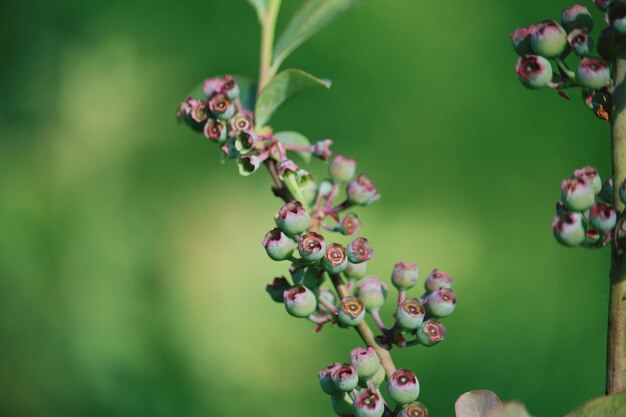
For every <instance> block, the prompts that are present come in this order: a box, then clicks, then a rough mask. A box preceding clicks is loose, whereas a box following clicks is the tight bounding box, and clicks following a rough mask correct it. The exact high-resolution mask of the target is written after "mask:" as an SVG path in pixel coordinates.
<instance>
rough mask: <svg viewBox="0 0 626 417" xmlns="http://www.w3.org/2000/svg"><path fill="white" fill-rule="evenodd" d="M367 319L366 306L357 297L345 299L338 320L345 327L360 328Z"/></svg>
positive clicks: (338, 313)
mask: <svg viewBox="0 0 626 417" xmlns="http://www.w3.org/2000/svg"><path fill="white" fill-rule="evenodd" d="M364 318H365V306H364V305H363V302H362V301H361V300H359V299H358V298H356V297H345V298H344V299H343V300H341V305H340V306H339V309H338V311H337V320H338V321H339V323H341V324H343V325H344V326H358V325H359V324H360V323H361V322H362V321H363V319H364Z"/></svg>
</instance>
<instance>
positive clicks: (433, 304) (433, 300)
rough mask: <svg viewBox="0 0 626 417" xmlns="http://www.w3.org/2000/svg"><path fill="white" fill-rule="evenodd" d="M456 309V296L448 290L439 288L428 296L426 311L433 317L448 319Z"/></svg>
mask: <svg viewBox="0 0 626 417" xmlns="http://www.w3.org/2000/svg"><path fill="white" fill-rule="evenodd" d="M455 307H456V295H455V294H454V291H452V290H451V289H450V288H439V289H438V290H437V291H435V292H433V293H431V294H430V295H429V296H428V299H427V304H426V310H427V311H428V313H429V314H430V315H431V316H434V317H439V318H441V317H448V316H449V315H450V314H452V312H453V311H454V308H455Z"/></svg>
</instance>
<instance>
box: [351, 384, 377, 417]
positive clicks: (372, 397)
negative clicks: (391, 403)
mask: <svg viewBox="0 0 626 417" xmlns="http://www.w3.org/2000/svg"><path fill="white" fill-rule="evenodd" d="M353 410H354V416H355V417H381V416H382V415H383V414H384V412H385V401H384V400H383V398H382V397H381V396H380V394H379V393H378V392H376V391H375V390H372V389H362V390H360V391H359V392H358V393H357V395H356V398H355V399H354V403H353Z"/></svg>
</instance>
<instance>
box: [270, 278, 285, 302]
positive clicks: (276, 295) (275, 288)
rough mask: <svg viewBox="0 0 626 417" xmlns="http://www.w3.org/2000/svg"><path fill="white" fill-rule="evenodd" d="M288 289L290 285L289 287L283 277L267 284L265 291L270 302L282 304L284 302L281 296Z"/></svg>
mask: <svg viewBox="0 0 626 417" xmlns="http://www.w3.org/2000/svg"><path fill="white" fill-rule="evenodd" d="M289 288H291V285H289V281H287V280H286V279H285V277H276V278H274V281H272V283H271V284H267V286H266V287H265V291H267V293H268V294H269V295H270V297H271V298H272V300H274V301H275V302H277V303H282V302H284V301H283V300H284V298H283V294H285V291H287V290H288V289H289Z"/></svg>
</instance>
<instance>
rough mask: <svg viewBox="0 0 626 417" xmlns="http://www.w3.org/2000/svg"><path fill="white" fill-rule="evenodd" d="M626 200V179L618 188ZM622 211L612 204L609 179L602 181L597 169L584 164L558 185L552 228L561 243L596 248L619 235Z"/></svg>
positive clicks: (611, 180) (611, 189)
mask: <svg viewBox="0 0 626 417" xmlns="http://www.w3.org/2000/svg"><path fill="white" fill-rule="evenodd" d="M618 194H619V198H620V200H621V201H622V202H625V203H626V182H624V183H622V184H621V186H620V188H619V192H618ZM621 216H622V214H621V213H619V212H617V210H616V209H615V208H614V207H613V179H611V178H610V179H608V180H607V181H605V182H604V184H603V183H602V180H601V179H600V175H598V170H597V169H596V168H593V167H589V166H587V167H584V168H581V169H577V170H576V171H574V173H573V174H572V176H570V177H569V178H567V179H565V180H564V181H563V183H562V184H561V201H559V202H558V203H557V205H556V217H555V218H554V221H553V223H552V231H553V233H554V237H555V238H556V240H557V241H558V242H559V243H561V244H563V245H565V246H578V245H581V246H583V247H587V248H600V247H603V246H606V245H607V244H609V243H610V242H611V241H612V240H613V239H616V238H617V237H619V235H621V231H620V228H621V226H622V221H621V220H620V219H621Z"/></svg>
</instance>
